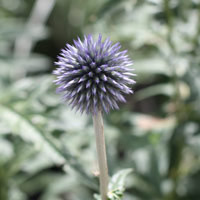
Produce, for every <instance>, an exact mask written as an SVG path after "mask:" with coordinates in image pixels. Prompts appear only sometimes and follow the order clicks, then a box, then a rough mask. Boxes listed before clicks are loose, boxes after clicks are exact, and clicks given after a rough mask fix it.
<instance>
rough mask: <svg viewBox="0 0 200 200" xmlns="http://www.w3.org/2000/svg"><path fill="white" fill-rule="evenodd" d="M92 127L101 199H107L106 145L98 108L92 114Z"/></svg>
mask: <svg viewBox="0 0 200 200" xmlns="http://www.w3.org/2000/svg"><path fill="white" fill-rule="evenodd" d="M93 122H94V129H95V134H96V148H97V158H98V165H99V172H100V176H99V178H100V193H101V199H102V200H107V193H108V166H107V158H106V147H105V138H104V130H103V119H102V115H101V111H100V110H99V111H98V112H97V114H95V115H93Z"/></svg>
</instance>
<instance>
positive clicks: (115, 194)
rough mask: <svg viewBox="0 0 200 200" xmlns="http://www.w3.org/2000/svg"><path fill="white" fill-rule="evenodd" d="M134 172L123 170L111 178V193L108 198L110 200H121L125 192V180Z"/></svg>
mask: <svg viewBox="0 0 200 200" xmlns="http://www.w3.org/2000/svg"><path fill="white" fill-rule="evenodd" d="M132 171H133V170H132V169H123V170H120V171H119V172H117V173H116V174H115V175H113V177H112V178H111V181H110V183H109V186H108V188H109V193H108V198H109V200H120V199H121V198H122V196H123V193H124V190H125V186H124V185H125V179H126V177H127V175H128V174H130V173H131V172H132Z"/></svg>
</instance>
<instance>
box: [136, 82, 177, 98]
mask: <svg viewBox="0 0 200 200" xmlns="http://www.w3.org/2000/svg"><path fill="white" fill-rule="evenodd" d="M174 90H175V89H174V87H173V85H172V84H157V85H153V86H149V87H147V88H145V89H142V90H140V91H138V92H137V93H136V95H135V98H136V99H137V100H138V101H139V100H143V99H146V98H149V97H152V96H156V95H165V96H169V97H171V96H172V95H173V94H174V92H175V91H174Z"/></svg>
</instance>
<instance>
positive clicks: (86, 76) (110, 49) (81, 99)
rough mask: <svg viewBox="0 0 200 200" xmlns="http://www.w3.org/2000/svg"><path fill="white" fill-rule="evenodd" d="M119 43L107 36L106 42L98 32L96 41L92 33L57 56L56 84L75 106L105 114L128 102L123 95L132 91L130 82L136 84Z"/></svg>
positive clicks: (65, 98)
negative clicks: (119, 103) (113, 42)
mask: <svg viewBox="0 0 200 200" xmlns="http://www.w3.org/2000/svg"><path fill="white" fill-rule="evenodd" d="M120 48H121V46H120V44H119V43H116V44H114V45H112V42H111V41H110V40H109V38H107V39H106V40H105V41H104V42H103V41H102V36H101V35H99V37H98V40H97V41H94V40H93V37H92V36H91V35H88V36H85V37H84V41H83V42H82V41H81V40H80V39H79V38H78V40H77V41H76V40H74V46H72V45H69V44H67V45H66V48H65V49H62V51H61V53H60V56H58V62H56V63H55V64H56V65H58V68H57V69H56V70H54V72H53V73H54V74H55V75H57V79H56V80H55V83H56V84H57V85H59V87H58V88H57V91H58V92H63V93H64V94H63V98H64V100H65V101H67V102H68V103H69V104H70V105H72V107H73V108H76V109H77V110H80V111H81V112H86V113H92V114H95V113H96V112H97V111H98V110H99V109H100V110H104V111H105V112H106V113H107V112H109V110H110V109H115V108H116V109H118V105H117V102H125V101H126V100H125V98H124V97H123V94H130V93H132V90H131V88H130V87H129V86H128V85H132V84H133V83H135V81H134V80H132V79H131V78H130V76H132V75H135V74H133V73H131V70H132V69H130V68H128V66H130V65H132V62H131V60H130V59H129V58H128V56H127V55H126V53H127V51H120Z"/></svg>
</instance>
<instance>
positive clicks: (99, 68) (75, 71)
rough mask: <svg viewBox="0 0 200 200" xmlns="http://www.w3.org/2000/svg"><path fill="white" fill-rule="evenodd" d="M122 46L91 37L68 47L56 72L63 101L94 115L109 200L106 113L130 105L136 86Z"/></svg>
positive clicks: (103, 188) (102, 182)
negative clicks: (133, 89) (105, 135)
mask: <svg viewBox="0 0 200 200" xmlns="http://www.w3.org/2000/svg"><path fill="white" fill-rule="evenodd" d="M120 48H121V45H120V44H119V43H116V44H112V42H111V41H110V39H109V38H107V39H106V40H105V41H102V36H101V35H99V37H98V39H97V40H96V41H95V40H94V39H93V37H92V36H91V35H88V36H85V37H84V40H83V41H81V40H80V38H78V39H77V40H74V45H70V44H67V45H66V48H64V49H62V50H61V53H60V55H59V56H58V62H56V63H55V64H56V65H57V66H58V68H57V69H56V70H54V72H53V73H54V74H55V75H56V76H57V79H56V80H55V81H54V82H55V84H56V85H58V88H57V91H58V92H61V93H62V94H63V96H62V97H63V100H64V101H66V102H67V103H68V104H69V105H71V107H72V108H75V109H76V110H77V111H80V112H81V113H83V112H85V113H87V114H91V115H92V117H93V122H94V128H95V133H96V147H97V155H98V165H99V172H100V175H99V176H100V193H101V198H102V200H106V199H107V198H108V197H107V193H108V191H107V190H108V189H107V188H108V182H109V180H108V179H109V178H108V167H107V158H106V148H105V139H104V131H103V120H102V112H105V113H108V112H109V111H110V110H111V109H118V108H119V107H118V103H119V102H126V100H125V98H124V96H123V95H124V94H131V93H133V92H132V89H131V88H130V86H131V85H132V84H134V83H135V81H134V80H132V79H131V78H130V77H131V76H134V75H135V74H133V73H132V70H133V69H131V68H129V66H131V65H132V61H131V60H130V59H129V57H128V55H127V51H126V50H124V51H120Z"/></svg>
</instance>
